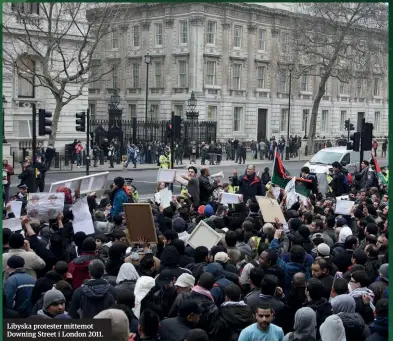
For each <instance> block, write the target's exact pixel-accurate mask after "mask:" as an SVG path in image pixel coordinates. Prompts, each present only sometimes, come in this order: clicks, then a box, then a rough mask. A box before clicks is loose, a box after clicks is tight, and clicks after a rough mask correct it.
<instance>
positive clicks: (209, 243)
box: [187, 220, 222, 250]
mask: <svg viewBox="0 0 393 341" xmlns="http://www.w3.org/2000/svg"><path fill="white" fill-rule="evenodd" d="M221 238H222V236H221V235H220V234H219V233H217V232H216V231H214V230H213V229H212V228H211V227H210V226H209V225H208V224H206V223H205V222H204V221H203V220H201V221H200V222H199V224H198V226H197V227H196V228H195V229H194V231H192V233H191V235H190V237H189V238H188V241H187V243H188V244H189V245H191V246H192V247H193V248H194V249H195V248H197V247H198V246H206V247H207V248H208V249H209V250H211V248H212V247H213V246H216V245H217V244H218V242H219V241H220V240H221Z"/></svg>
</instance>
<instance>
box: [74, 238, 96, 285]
mask: <svg viewBox="0 0 393 341" xmlns="http://www.w3.org/2000/svg"><path fill="white" fill-rule="evenodd" d="M95 251H96V242H95V240H94V239H93V238H91V237H88V238H86V239H85V240H84V241H83V244H82V252H81V254H80V255H79V257H77V258H75V259H74V260H72V261H71V263H70V265H69V267H68V272H69V273H70V274H71V276H72V287H73V288H74V289H77V288H79V287H80V286H81V285H82V283H83V281H84V280H86V279H89V278H90V277H89V272H88V271H87V270H88V266H89V263H90V261H91V260H93V259H95V258H96V255H95Z"/></svg>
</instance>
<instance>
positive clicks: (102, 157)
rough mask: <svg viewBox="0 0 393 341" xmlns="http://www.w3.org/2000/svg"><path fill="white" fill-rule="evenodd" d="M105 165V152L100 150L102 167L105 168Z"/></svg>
mask: <svg viewBox="0 0 393 341" xmlns="http://www.w3.org/2000/svg"><path fill="white" fill-rule="evenodd" d="M104 164H105V161H104V151H103V150H100V166H103V165H104Z"/></svg>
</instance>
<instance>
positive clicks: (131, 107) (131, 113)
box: [128, 104, 138, 119]
mask: <svg viewBox="0 0 393 341" xmlns="http://www.w3.org/2000/svg"><path fill="white" fill-rule="evenodd" d="M128 117H129V118H130V119H132V118H137V117H138V115H137V113H136V104H128Z"/></svg>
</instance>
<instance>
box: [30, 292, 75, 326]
mask: <svg viewBox="0 0 393 341" xmlns="http://www.w3.org/2000/svg"><path fill="white" fill-rule="evenodd" d="M65 304H66V299H65V297H64V295H63V293H62V292H61V291H60V290H57V289H55V288H53V289H51V290H48V291H47V292H46V293H45V295H44V305H43V306H42V309H41V310H39V311H38V312H37V315H38V316H39V317H41V318H46V319H53V318H56V319H71V316H70V315H68V313H67V312H66V311H65Z"/></svg>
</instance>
